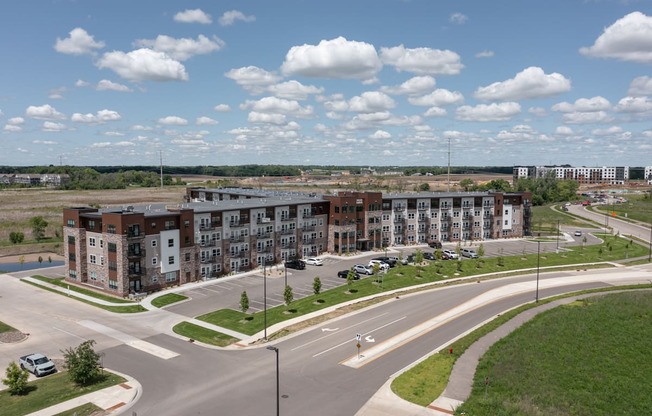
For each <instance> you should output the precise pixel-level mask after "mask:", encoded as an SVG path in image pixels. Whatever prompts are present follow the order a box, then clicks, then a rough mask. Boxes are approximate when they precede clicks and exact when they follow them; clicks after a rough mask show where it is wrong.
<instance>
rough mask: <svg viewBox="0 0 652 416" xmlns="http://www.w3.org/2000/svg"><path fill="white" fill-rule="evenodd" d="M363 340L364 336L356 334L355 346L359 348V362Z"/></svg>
mask: <svg viewBox="0 0 652 416" xmlns="http://www.w3.org/2000/svg"><path fill="white" fill-rule="evenodd" d="M361 340H362V334H355V341H356V344H355V346H356V347H357V348H358V360H359V359H360V341H361Z"/></svg>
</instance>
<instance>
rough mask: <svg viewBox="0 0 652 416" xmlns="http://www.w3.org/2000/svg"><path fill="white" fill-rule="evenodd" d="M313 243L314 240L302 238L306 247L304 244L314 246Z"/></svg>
mask: <svg viewBox="0 0 652 416" xmlns="http://www.w3.org/2000/svg"><path fill="white" fill-rule="evenodd" d="M315 241H317V239H316V238H304V239H303V244H304V245H306V244H315Z"/></svg>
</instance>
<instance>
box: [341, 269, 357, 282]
mask: <svg viewBox="0 0 652 416" xmlns="http://www.w3.org/2000/svg"><path fill="white" fill-rule="evenodd" d="M349 271H350V270H340V271H339V272H337V277H339V278H340V279H346V278H347V277H348V276H349ZM358 279H360V275H359V274H358V273H357V272H353V280H358Z"/></svg>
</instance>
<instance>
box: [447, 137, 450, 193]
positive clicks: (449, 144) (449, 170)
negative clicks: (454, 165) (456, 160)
mask: <svg viewBox="0 0 652 416" xmlns="http://www.w3.org/2000/svg"><path fill="white" fill-rule="evenodd" d="M447 190H448V192H450V191H451V138H450V137H449V138H448V188H447Z"/></svg>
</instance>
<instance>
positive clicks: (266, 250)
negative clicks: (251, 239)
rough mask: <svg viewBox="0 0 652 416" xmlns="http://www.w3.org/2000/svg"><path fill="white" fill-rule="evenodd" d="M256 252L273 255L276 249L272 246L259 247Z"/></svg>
mask: <svg viewBox="0 0 652 416" xmlns="http://www.w3.org/2000/svg"><path fill="white" fill-rule="evenodd" d="M256 250H257V251H258V252H259V253H271V252H272V251H274V247H271V246H269V247H259V248H257V249H256Z"/></svg>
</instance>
